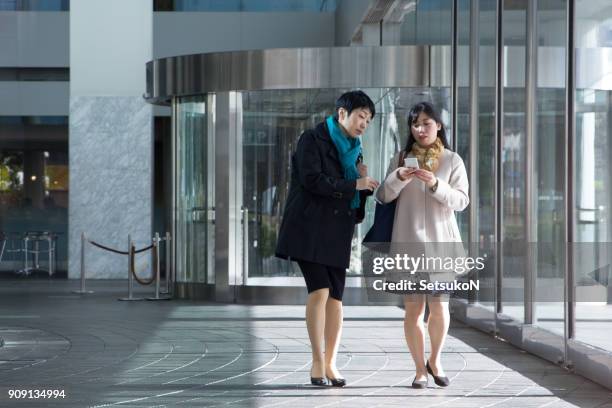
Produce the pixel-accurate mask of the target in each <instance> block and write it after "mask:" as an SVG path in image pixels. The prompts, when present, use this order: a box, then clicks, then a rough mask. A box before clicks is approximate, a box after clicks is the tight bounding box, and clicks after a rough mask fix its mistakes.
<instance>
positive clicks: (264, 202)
mask: <svg viewBox="0 0 612 408" xmlns="http://www.w3.org/2000/svg"><path fill="white" fill-rule="evenodd" d="M345 91H347V90H346V89H316V90H291V91H253V92H244V93H242V109H243V116H242V124H243V148H242V157H243V158H242V161H243V163H244V164H243V170H242V172H243V173H242V174H243V176H242V185H243V207H245V208H246V209H247V210H248V230H247V234H248V235H247V236H248V239H247V241H248V250H247V251H246V254H245V256H248V272H247V273H248V276H249V277H271V276H300V273H299V269H298V267H297V265H296V264H294V263H291V262H289V261H286V260H282V259H279V258H276V257H275V256H274V249H275V247H276V238H277V236H278V229H279V228H280V222H281V217H282V215H283V211H284V208H285V203H286V199H287V194H288V192H289V183H290V177H291V156H292V154H293V152H294V151H295V148H296V143H297V141H298V138H299V136H300V135H301V133H302V132H303V131H304V130H306V129H308V128H312V127H314V126H315V125H316V124H317V123H319V122H321V121H323V120H324V119H325V118H326V117H327V116H328V115H330V114H331V113H332V112H333V107H334V103H335V101H336V98H337V97H338V96H339V95H341V94H342V93H343V92H345ZM363 91H364V92H366V93H367V94H368V95H369V96H370V97H371V98H372V100H373V101H374V102H375V105H376V116H375V117H374V120H373V121H372V123H371V124H370V126H369V127H368V130H367V132H366V134H365V135H364V136H363V138H362V143H363V152H364V163H366V165H367V166H368V170H369V173H370V175H371V176H373V177H375V178H376V179H377V180H382V179H383V178H384V176H385V173H386V171H387V167H388V164H389V160H390V158H391V157H392V155H393V154H394V153H395V152H397V151H398V150H399V149H400V148H403V147H404V144H405V143H406V140H407V135H408V126H407V116H408V110H409V109H410V107H411V106H412V105H413V104H415V103H417V102H420V101H423V100H426V101H429V102H432V103H434V104H435V105H436V106H437V107H438V108H439V109H440V110H441V111H442V117H443V118H448V116H449V107H450V96H449V89H448V88H423V89H421V88H375V89H363ZM368 201H369V202H368V206H369V207H368V208H367V212H366V213H367V215H366V220H365V221H364V222H363V223H362V224H359V225H358V227H357V228H356V232H355V237H354V239H353V248H352V259H351V265H350V271H349V274H350V275H358V274H360V273H361V240H362V237H363V235H364V234H365V232H367V230H368V229H369V227H370V226H371V225H372V222H373V214H374V200H368Z"/></svg>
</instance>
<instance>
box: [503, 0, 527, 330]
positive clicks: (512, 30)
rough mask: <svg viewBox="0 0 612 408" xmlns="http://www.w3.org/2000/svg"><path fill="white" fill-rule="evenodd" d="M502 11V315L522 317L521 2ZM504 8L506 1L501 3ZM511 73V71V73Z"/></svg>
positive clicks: (523, 15) (523, 92) (523, 147)
mask: <svg viewBox="0 0 612 408" xmlns="http://www.w3.org/2000/svg"><path fill="white" fill-rule="evenodd" d="M512 5H513V8H512V9H506V10H505V11H504V22H503V24H504V27H508V29H506V30H504V38H503V39H502V44H503V45H504V47H505V50H504V62H503V63H504V72H506V73H508V76H507V78H506V79H505V80H504V84H503V86H504V95H503V105H504V112H503V124H504V126H503V130H502V131H503V134H502V146H503V147H502V157H501V158H500V160H501V166H502V168H501V169H502V174H501V177H502V180H503V181H502V183H503V189H502V191H500V194H502V197H503V199H502V209H501V212H502V224H503V237H502V241H503V246H502V247H501V251H502V253H501V256H502V257H503V258H502V259H503V262H502V264H503V275H502V305H503V313H504V314H505V315H508V316H510V317H512V318H514V319H516V320H517V321H519V322H523V321H524V310H525V309H524V276H525V266H526V265H525V259H526V258H525V254H526V252H525V250H526V247H525V245H523V243H524V242H525V241H526V240H525V236H526V231H525V218H526V212H525V152H526V143H525V129H526V123H525V97H526V90H525V79H526V78H525V66H524V65H525V63H524V61H525V52H526V29H527V28H526V23H527V21H526V20H527V1H526V0H520V1H519V0H517V1H513V2H512ZM505 7H507V5H505ZM512 73H514V75H511V74H512Z"/></svg>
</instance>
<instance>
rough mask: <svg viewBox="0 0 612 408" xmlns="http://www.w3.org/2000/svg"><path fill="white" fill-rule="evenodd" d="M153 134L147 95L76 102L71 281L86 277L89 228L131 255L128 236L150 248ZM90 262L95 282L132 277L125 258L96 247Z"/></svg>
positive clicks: (141, 261)
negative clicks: (82, 270)
mask: <svg viewBox="0 0 612 408" xmlns="http://www.w3.org/2000/svg"><path fill="white" fill-rule="evenodd" d="M151 135H152V107H151V105H149V104H147V103H145V101H144V100H143V98H142V97H136V96H134V97H129V96H122V97H113V96H76V97H71V99H70V206H69V217H70V222H69V243H70V244H69V245H70V248H69V272H68V276H69V278H78V277H79V276H80V264H81V258H80V253H81V252H80V251H81V240H80V235H81V232H82V231H84V232H85V233H86V235H87V236H88V237H89V238H90V239H93V240H94V241H96V242H99V243H101V244H103V245H106V246H109V247H112V248H116V249H120V250H123V251H125V250H126V249H127V239H128V234H131V235H132V238H133V239H134V240H135V241H136V247H137V248H141V247H143V246H145V245H148V244H150V241H151V236H152V235H151V234H152V230H151V229H152V226H151V219H152V205H153V187H152V177H153V171H152V169H153V160H152V153H153V150H152V149H153V146H152V143H153V141H152V136H151ZM149 253H150V252H149ZM149 260H150V257H149V256H147V255H143V256H140V258H139V261H138V265H139V266H137V269H144V268H145V267H146V266H147V265H148V266H150V262H149ZM85 265H86V276H87V277H88V278H120V279H121V278H127V257H126V256H124V255H118V254H113V253H110V252H106V251H102V250H100V249H98V248H95V247H92V246H91V245H88V246H87V252H86V262H85ZM146 270H149V268H147V269H146ZM139 276H148V273H145V272H141V273H139Z"/></svg>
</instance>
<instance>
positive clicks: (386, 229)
mask: <svg viewBox="0 0 612 408" xmlns="http://www.w3.org/2000/svg"><path fill="white" fill-rule="evenodd" d="M396 201H397V199H395V200H393V201H391V202H390V203H386V204H383V203H379V202H376V209H375V210H374V224H372V227H371V228H370V230H369V231H368V233H367V234H366V235H365V237H363V241H362V242H363V243H364V244H368V243H376V242H391V235H392V234H393V221H394V219H395V204H396Z"/></svg>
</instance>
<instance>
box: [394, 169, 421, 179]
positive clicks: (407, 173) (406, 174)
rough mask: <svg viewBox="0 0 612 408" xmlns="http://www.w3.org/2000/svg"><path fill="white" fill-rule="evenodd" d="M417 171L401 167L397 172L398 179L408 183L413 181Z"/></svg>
mask: <svg viewBox="0 0 612 408" xmlns="http://www.w3.org/2000/svg"><path fill="white" fill-rule="evenodd" d="M416 171H417V169H415V168H414V167H400V168H399V169H398V170H397V173H396V174H397V178H398V179H400V180H401V181H406V180H408V179H411V178H412V176H413V174H414V173H415V172H416Z"/></svg>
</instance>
